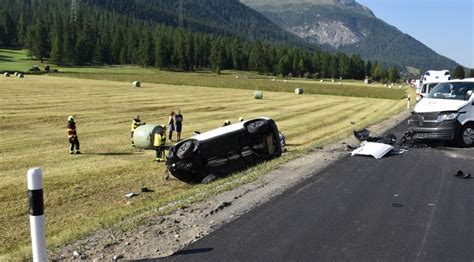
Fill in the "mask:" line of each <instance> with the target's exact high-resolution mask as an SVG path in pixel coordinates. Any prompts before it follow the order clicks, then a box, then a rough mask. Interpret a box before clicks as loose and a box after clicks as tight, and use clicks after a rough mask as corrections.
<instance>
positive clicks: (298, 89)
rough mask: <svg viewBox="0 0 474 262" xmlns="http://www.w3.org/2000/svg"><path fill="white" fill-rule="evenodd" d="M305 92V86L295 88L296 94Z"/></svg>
mask: <svg viewBox="0 0 474 262" xmlns="http://www.w3.org/2000/svg"><path fill="white" fill-rule="evenodd" d="M303 92H304V90H303V88H300V87H297V88H295V94H297V95H302V94H303Z"/></svg>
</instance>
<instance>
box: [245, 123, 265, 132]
mask: <svg viewBox="0 0 474 262" xmlns="http://www.w3.org/2000/svg"><path fill="white" fill-rule="evenodd" d="M266 127H267V122H266V121H264V120H259V121H255V122H251V123H249V124H248V125H247V131H248V132H249V133H250V134H255V133H263V132H264V131H265V129H266Z"/></svg>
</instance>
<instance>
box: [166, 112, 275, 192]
mask: <svg viewBox="0 0 474 262" xmlns="http://www.w3.org/2000/svg"><path fill="white" fill-rule="evenodd" d="M281 153H282V147H281V144H280V139H279V132H278V128H277V126H276V124H275V122H274V121H273V120H272V119H270V118H266V117H260V118H256V119H252V120H248V121H243V122H238V123H236V124H231V125H227V126H224V127H220V128H217V129H214V130H211V131H208V132H205V133H200V134H196V135H195V136H193V137H191V138H188V139H186V140H183V141H181V142H179V143H177V144H176V145H175V146H174V147H172V148H170V150H169V155H168V160H167V162H166V165H167V168H168V170H169V171H170V173H171V174H172V175H173V176H175V177H176V178H178V179H180V180H182V181H184V182H187V183H201V182H202V183H209V182H210V181H212V180H214V179H216V178H218V177H224V176H227V175H229V174H231V173H233V172H236V171H240V170H243V169H245V168H247V167H249V166H252V165H255V164H258V163H260V162H263V161H265V160H269V159H272V158H275V157H278V156H280V155H281Z"/></svg>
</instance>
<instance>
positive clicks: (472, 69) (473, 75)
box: [469, 68, 474, 77]
mask: <svg viewBox="0 0 474 262" xmlns="http://www.w3.org/2000/svg"><path fill="white" fill-rule="evenodd" d="M469 77H474V68H471V74H469Z"/></svg>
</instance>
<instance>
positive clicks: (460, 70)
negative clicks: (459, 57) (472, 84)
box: [453, 65, 466, 79]
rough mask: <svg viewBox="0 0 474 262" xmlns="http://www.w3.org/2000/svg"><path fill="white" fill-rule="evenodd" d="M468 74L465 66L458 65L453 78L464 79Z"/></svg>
mask: <svg viewBox="0 0 474 262" xmlns="http://www.w3.org/2000/svg"><path fill="white" fill-rule="evenodd" d="M465 76H466V72H464V67H462V66H459V65H458V66H456V68H455V69H454V73H453V78H455V79H463V78H464V77H465Z"/></svg>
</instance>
